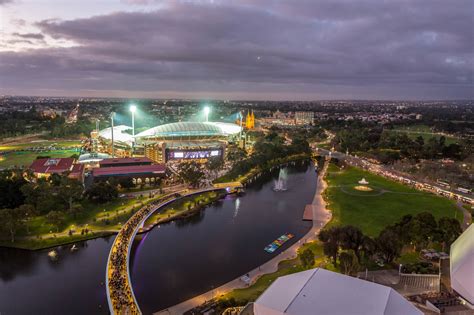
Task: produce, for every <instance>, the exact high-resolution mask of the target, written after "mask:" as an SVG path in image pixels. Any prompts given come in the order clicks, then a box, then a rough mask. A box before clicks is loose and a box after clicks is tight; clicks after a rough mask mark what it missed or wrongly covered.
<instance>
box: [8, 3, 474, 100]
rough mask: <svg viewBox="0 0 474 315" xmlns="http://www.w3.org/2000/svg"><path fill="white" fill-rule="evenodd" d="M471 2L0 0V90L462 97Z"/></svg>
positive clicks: (468, 74)
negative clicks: (79, 0)
mask: <svg viewBox="0 0 474 315" xmlns="http://www.w3.org/2000/svg"><path fill="white" fill-rule="evenodd" d="M472 6H473V4H472V2H469V1H458V2H457V5H451V4H447V3H445V2H444V1H430V3H429V6H428V5H427V4H426V3H412V2H409V1H391V2H388V3H387V2H380V1H373V0H367V1H359V2H357V3H353V2H348V1H342V0H341V1H318V2H314V1H298V2H297V3H292V5H289V4H287V3H284V2H281V1H272V0H262V1H152V0H149V1H147V0H135V1H133V0H128V1H125V0H124V1H106V0H104V1H82V2H81V3H80V4H71V3H69V2H66V1H61V0H58V1H44V2H41V3H39V2H37V1H27V0H24V1H18V0H17V1H15V0H3V1H0V11H1V16H2V20H3V23H2V30H1V33H2V40H1V41H0V73H1V74H0V93H1V94H12V95H38V96H66V97H67V96H77V97H129V98H192V99H236V100H238V99H252V100H318V99H382V100H383V99H393V100H408V99H410V100H426V99H439V100H443V99H472V98H473V96H474V92H473V91H472V90H473V89H472V84H473V82H472V80H473V69H474V61H473V60H474V57H473V56H474V53H473V47H472V42H473V36H474V35H473V32H472V19H473V12H474V10H472ZM470 8H471V9H470Z"/></svg>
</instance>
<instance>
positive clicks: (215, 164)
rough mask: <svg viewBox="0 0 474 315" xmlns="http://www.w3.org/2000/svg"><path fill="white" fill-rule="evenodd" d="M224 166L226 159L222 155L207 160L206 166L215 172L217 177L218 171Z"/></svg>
mask: <svg viewBox="0 0 474 315" xmlns="http://www.w3.org/2000/svg"><path fill="white" fill-rule="evenodd" d="M223 166H224V161H223V160H222V159H221V158H220V157H212V158H209V159H208V160H207V163H206V167H207V169H208V170H209V171H210V172H212V173H213V175H214V178H215V177H217V173H218V172H219V170H221V169H222V167H223Z"/></svg>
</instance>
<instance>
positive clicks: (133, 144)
mask: <svg viewBox="0 0 474 315" xmlns="http://www.w3.org/2000/svg"><path fill="white" fill-rule="evenodd" d="M136 111H137V106H136V105H135V104H131V105H130V112H131V113H132V137H133V139H132V156H133V149H134V147H135V112H136Z"/></svg>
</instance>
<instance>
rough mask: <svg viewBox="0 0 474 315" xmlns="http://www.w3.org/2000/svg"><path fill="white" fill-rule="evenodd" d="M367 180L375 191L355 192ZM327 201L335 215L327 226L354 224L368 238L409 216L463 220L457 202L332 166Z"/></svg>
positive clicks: (365, 172) (330, 167) (372, 175)
mask: <svg viewBox="0 0 474 315" xmlns="http://www.w3.org/2000/svg"><path fill="white" fill-rule="evenodd" d="M362 178H365V179H366V180H367V181H368V182H369V185H368V186H369V187H370V188H372V189H373V190H372V191H370V192H363V191H359V190H356V189H355V188H354V187H355V186H358V185H359V184H358V181H359V180H361V179H362ZM326 180H327V183H328V188H327V190H326V192H325V199H326V200H327V201H328V202H329V208H330V209H331V210H332V212H333V219H332V220H331V222H330V223H329V224H328V226H334V225H354V226H357V227H359V228H360V229H361V230H362V231H363V232H364V233H365V234H368V235H369V236H377V235H378V234H379V233H380V231H382V230H383V229H384V228H385V227H386V226H387V225H391V224H394V223H395V222H397V221H398V220H399V219H400V218H401V217H402V216H404V215H406V214H413V215H415V214H417V213H420V212H424V211H428V212H430V213H432V214H433V215H434V217H435V218H437V219H439V218H441V217H443V216H447V217H455V218H458V219H460V218H462V215H461V214H460V213H458V211H459V210H458V209H457V207H456V205H455V203H454V202H453V201H451V200H449V199H446V198H443V197H439V196H435V195H433V194H430V193H427V192H421V191H418V190H415V189H413V188H411V187H408V186H405V185H403V184H400V183H397V182H394V181H391V180H388V179H385V178H383V177H381V176H378V175H374V174H371V173H369V172H367V171H365V170H362V169H358V168H354V167H344V168H343V169H340V168H338V167H337V166H336V165H334V164H330V165H329V169H328V173H327V176H326Z"/></svg>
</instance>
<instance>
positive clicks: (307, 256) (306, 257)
mask: <svg viewBox="0 0 474 315" xmlns="http://www.w3.org/2000/svg"><path fill="white" fill-rule="evenodd" d="M299 256H300V260H301V263H302V264H303V266H304V267H305V268H310V267H312V266H314V253H313V251H312V250H311V249H309V248H306V249H305V250H304V251H303V252H302V253H301V254H300V255H299Z"/></svg>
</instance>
